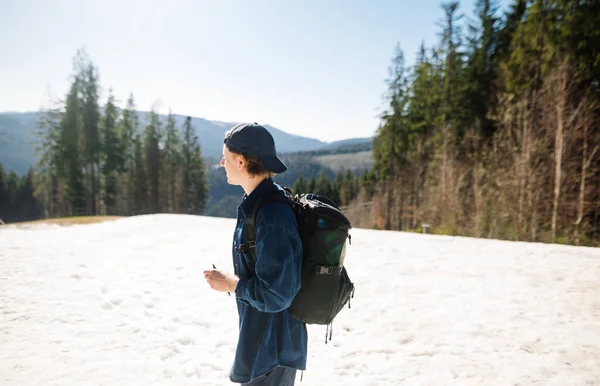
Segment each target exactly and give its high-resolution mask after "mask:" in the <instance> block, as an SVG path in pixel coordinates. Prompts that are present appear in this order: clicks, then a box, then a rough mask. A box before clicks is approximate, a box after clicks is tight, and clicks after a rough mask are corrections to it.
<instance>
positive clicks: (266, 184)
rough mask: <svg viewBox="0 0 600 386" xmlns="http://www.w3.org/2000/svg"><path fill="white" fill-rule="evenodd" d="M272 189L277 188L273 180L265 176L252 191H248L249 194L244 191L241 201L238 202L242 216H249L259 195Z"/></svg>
mask: <svg viewBox="0 0 600 386" xmlns="http://www.w3.org/2000/svg"><path fill="white" fill-rule="evenodd" d="M274 189H277V187H276V186H275V183H274V182H273V180H272V179H271V178H265V179H264V180H263V181H262V182H261V183H260V184H258V185H257V186H256V188H254V190H253V191H252V192H250V194H246V193H244V196H243V199H242V203H241V204H240V209H241V211H242V213H243V214H244V216H246V217H248V216H250V215H251V214H252V212H253V211H254V207H255V206H256V204H257V203H258V199H259V198H260V197H261V196H263V195H265V194H267V193H270V192H272V191H274Z"/></svg>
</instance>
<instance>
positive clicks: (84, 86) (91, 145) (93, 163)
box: [75, 50, 102, 215]
mask: <svg viewBox="0 0 600 386" xmlns="http://www.w3.org/2000/svg"><path fill="white" fill-rule="evenodd" d="M75 61H76V75H75V76H76V77H77V78H79V82H80V89H79V91H80V99H81V102H80V103H81V105H80V108H81V115H82V119H83V135H82V143H83V148H82V152H81V156H82V160H83V162H84V164H85V169H86V174H87V175H86V183H87V186H86V190H87V192H88V194H87V197H86V202H87V209H86V212H87V213H89V214H91V215H96V214H97V212H98V209H97V203H98V196H99V181H98V179H99V174H100V172H99V164H100V157H101V152H102V148H101V141H100V107H99V104H98V99H99V96H98V89H99V85H98V81H99V80H98V78H99V76H98V70H97V69H96V67H95V66H94V65H93V64H92V63H91V60H90V58H89V57H88V55H87V53H86V52H85V51H84V50H79V51H78V52H77V56H76V58H75Z"/></svg>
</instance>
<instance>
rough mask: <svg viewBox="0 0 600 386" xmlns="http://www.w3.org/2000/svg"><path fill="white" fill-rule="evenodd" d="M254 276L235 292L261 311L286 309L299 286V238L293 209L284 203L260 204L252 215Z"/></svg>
mask: <svg viewBox="0 0 600 386" xmlns="http://www.w3.org/2000/svg"><path fill="white" fill-rule="evenodd" d="M255 248H256V265H255V273H256V276H253V277H250V278H249V279H246V280H243V279H240V281H239V282H238V284H237V287H236V290H235V293H236V296H237V297H238V298H240V299H241V300H244V301H246V302H248V303H249V304H250V305H251V306H253V307H254V308H256V309H258V310H260V311H262V312H279V311H282V310H284V309H286V308H288V307H289V306H290V304H291V302H292V299H293V298H294V296H296V294H297V293H298V291H299V289H300V281H301V270H302V241H301V239H300V236H299V234H298V227H297V223H296V218H295V215H294V212H293V211H292V210H291V208H290V207H289V206H288V205H287V204H285V203H269V204H266V205H264V206H263V207H262V208H261V210H260V211H259V213H258V214H257V217H256V246H255Z"/></svg>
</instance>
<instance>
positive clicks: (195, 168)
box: [180, 117, 208, 214]
mask: <svg viewBox="0 0 600 386" xmlns="http://www.w3.org/2000/svg"><path fill="white" fill-rule="evenodd" d="M181 155H182V162H183V164H182V191H181V198H180V200H181V212H182V213H187V214H200V213H201V212H202V211H203V210H204V208H205V206H206V202H207V198H208V197H207V196H208V183H207V178H206V169H205V165H204V160H203V158H202V154H201V150H200V144H199V143H198V137H197V136H196V134H195V132H194V128H193V126H192V118H191V117H186V119H185V122H184V125H183V142H182V149H181Z"/></svg>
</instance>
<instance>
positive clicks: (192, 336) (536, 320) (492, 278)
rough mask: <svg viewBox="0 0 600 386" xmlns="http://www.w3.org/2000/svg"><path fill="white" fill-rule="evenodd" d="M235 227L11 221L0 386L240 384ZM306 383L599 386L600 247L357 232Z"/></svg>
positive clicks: (0, 324) (188, 220) (1, 314)
mask: <svg viewBox="0 0 600 386" xmlns="http://www.w3.org/2000/svg"><path fill="white" fill-rule="evenodd" d="M233 226H234V220H231V219H217V218H204V217H195V216H183V215H152V216H139V217H132V218H126V219H121V220H118V221H115V222H106V223H100V224H93V225H81V226H71V227H59V226H43V225H36V226H34V227H32V228H29V229H23V228H21V229H17V228H13V227H10V226H4V227H0V384H2V385H19V386H20V385H230V384H231V383H230V382H229V381H228V378H227V373H228V371H229V368H230V366H231V361H232V358H233V352H234V349H235V343H236V340H237V314H236V310H235V301H234V298H233V296H232V297H229V296H227V294H225V293H218V292H214V291H212V290H211V289H210V288H209V287H208V285H207V284H206V282H205V281H204V278H203V274H202V272H203V270H204V269H207V268H210V267H211V265H212V264H213V263H214V264H215V265H216V266H217V268H220V269H231V257H230V249H229V248H230V243H231V232H232V230H233ZM346 266H347V267H348V270H349V274H350V277H351V279H352V280H353V281H354V282H355V284H356V287H357V288H356V295H355V297H354V299H352V303H351V304H352V308H351V309H348V308H346V309H344V310H343V311H342V312H341V314H340V315H339V316H338V318H337V319H336V321H335V322H334V324H333V340H332V341H331V342H329V343H328V344H325V327H322V326H309V329H308V331H309V354H310V356H309V360H308V369H307V371H305V372H304V379H303V381H302V382H300V373H299V374H298V381H297V383H296V384H297V385H306V386H310V385H318V386H322V385H344V386H349V385H372V386H381V385H560V386H564V385H600V249H592V248H576V247H567V246H558V245H543V244H533V243H515V242H503V241H493V240H477V239H469V238H458V237H441V236H433V235H421V234H409V233H394V232H383V231H373V230H362V229H355V230H353V231H352V245H351V246H349V247H348V257H347V258H346Z"/></svg>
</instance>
